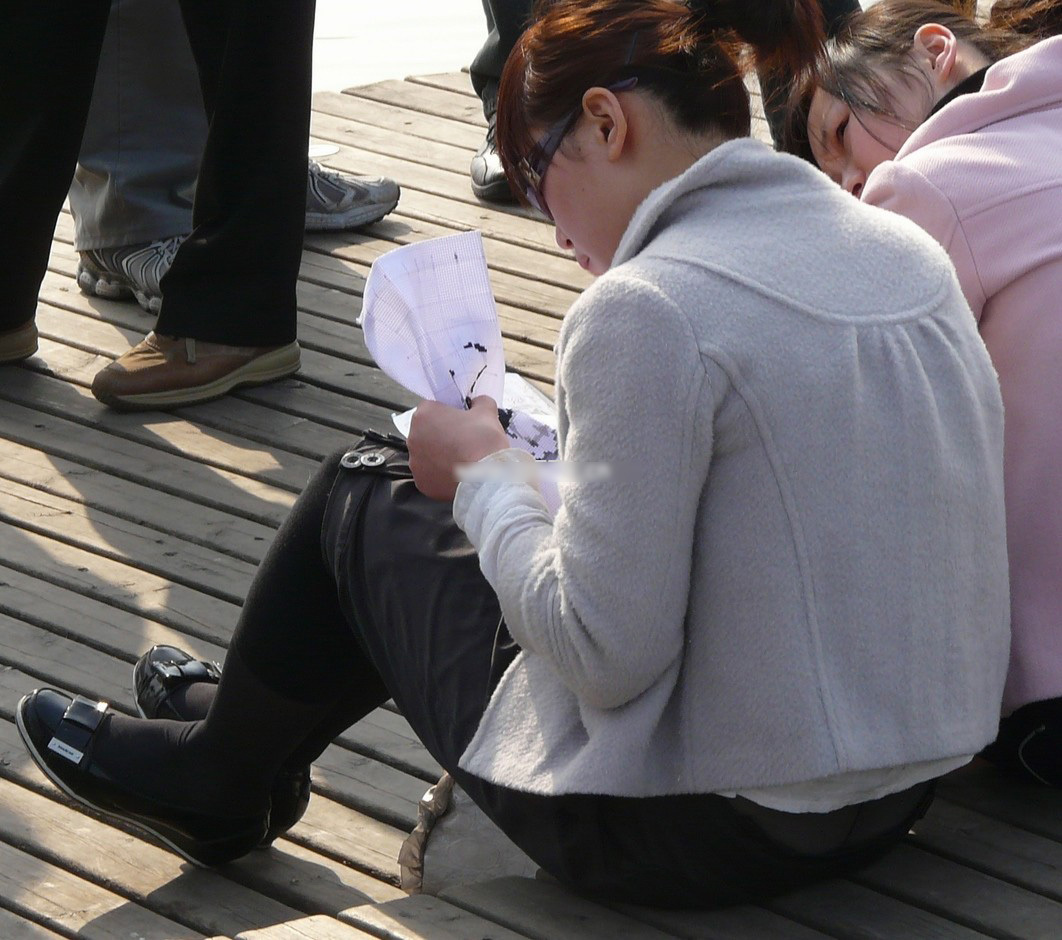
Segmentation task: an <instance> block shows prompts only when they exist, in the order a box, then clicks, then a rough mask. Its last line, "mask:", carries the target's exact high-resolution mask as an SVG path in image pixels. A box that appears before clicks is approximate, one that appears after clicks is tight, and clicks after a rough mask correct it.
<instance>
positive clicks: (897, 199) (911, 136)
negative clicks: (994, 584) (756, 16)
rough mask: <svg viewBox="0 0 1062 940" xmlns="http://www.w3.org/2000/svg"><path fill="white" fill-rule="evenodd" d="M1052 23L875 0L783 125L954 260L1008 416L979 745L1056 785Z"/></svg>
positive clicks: (1060, 292) (1058, 632)
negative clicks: (1001, 533) (998, 676)
mask: <svg viewBox="0 0 1062 940" xmlns="http://www.w3.org/2000/svg"><path fill="white" fill-rule="evenodd" d="M1052 17H1053V19H1052ZM1015 28H1032V36H1031V37H1030V36H1028V35H1022V34H1019V33H1017V32H1015ZM1060 28H1062V5H1060V4H1058V3H1057V2H1056V0H1051V2H1049V3H1045V2H1034V3H1028V2H1027V3H1025V4H1021V3H1018V2H1013V0H1011V2H1008V3H1006V4H1005V6H999V7H997V8H996V9H994V10H993V13H992V19H991V20H990V21H989V25H988V26H987V27H985V28H982V27H980V26H978V25H977V24H976V23H974V22H973V21H972V20H970V19H967V18H966V17H965V16H963V15H961V14H959V13H957V12H955V11H954V10H952V9H950V8H949V7H948V6H947V5H945V4H942V3H937V2H933V0H882V2H880V3H878V4H875V5H874V6H873V7H871V8H870V9H868V10H867V11H866V12H865V13H863V14H861V15H857V16H856V17H854V18H853V19H851V20H850V21H849V23H848V25H847V27H846V28H845V29H842V31H841V32H840V33H839V34H838V36H837V37H836V39H834V40H831V41H830V42H829V43H828V44H827V46H826V47H825V51H824V53H823V55H822V56H821V58H820V59H819V61H818V62H817V63H816V64H815V65H814V66H813V67H812V69H811V70H810V72H809V73H808V75H807V76H806V78H805V81H804V83H803V88H802V90H801V93H800V95H799V100H800V101H801V102H802V103H801V104H800V105H799V106H798V109H797V110H798V116H797V119H796V120H795V121H794V124H793V132H794V133H793V134H792V137H791V139H790V142H789V147H790V149H798V148H802V147H804V146H807V147H808V148H809V149H810V153H811V155H812V157H813V159H814V160H815V162H816V163H818V165H819V166H820V167H821V168H822V169H823V170H825V171H826V172H827V173H828V174H829V175H830V176H831V177H832V178H833V179H834V180H836V181H837V182H838V183H840V184H841V185H842V186H844V187H845V188H846V189H847V190H848V191H849V192H851V193H852V194H853V195H856V196H858V197H859V198H860V199H861V200H862V201H863V202H864V203H869V204H871V205H876V206H883V207H885V208H888V209H891V210H893V211H894V212H898V213H901V214H902V215H905V216H907V217H908V218H910V219H913V220H914V221H916V222H917V223H918V224H919V225H920V226H921V227H922V228H924V229H925V230H926V231H927V232H929V233H930V234H931V235H933V236H934V237H935V238H936V239H937V241H939V242H940V243H941V244H942V245H943V246H944V247H945V248H946V249H947V251H948V254H949V255H950V256H951V259H952V261H953V262H954V264H955V267H956V269H957V271H958V274H959V281H960V283H961V284H962V287H963V292H964V293H965V295H966V299H967V301H969V304H970V306H971V308H972V309H973V313H974V316H975V318H976V319H977V324H978V328H979V329H980V332H981V337H982V338H983V339H984V341H985V344H986V345H987V347H988V350H989V352H990V354H991V356H992V361H993V363H994V364H995V367H996V369H997V371H998V373H999V382H1000V385H1001V387H1002V391H1003V402H1004V406H1005V411H1006V417H1007V420H1006V447H1005V454H1006V457H1005V467H1006V474H1005V483H1006V498H1007V532H1008V544H1009V550H1010V582H1011V617H1012V631H1013V639H1012V644H1011V658H1010V671H1009V675H1008V677H1007V685H1006V692H1005V694H1004V699H1003V715H1004V718H1003V720H1002V722H1001V725H1000V730H999V738H998V740H997V741H996V742H995V744H994V745H993V746H992V747H991V748H990V749H989V750H988V751H986V753H985V756H986V757H988V758H990V759H991V760H994V761H996V762H997V763H999V764H1001V765H1003V766H1005V767H1008V768H1011V769H1014V770H1016V771H1019V772H1020V773H1022V774H1023V775H1025V776H1026V777H1030V778H1032V779H1035V780H1039V781H1040V782H1041V783H1045V784H1049V785H1053V786H1056V787H1057V786H1062V410H1060V408H1059V404H1060V402H1062V368H1059V363H1060V362H1062V307H1060V306H1059V298H1060V297H1062V37H1057V36H1056V37H1055V38H1046V39H1043V40H1042V41H1039V42H1036V43H1035V44H1032V43H1033V40H1035V39H1037V38H1039V36H1041V35H1043V34H1045V33H1047V32H1052V31H1053V32H1056V33H1057V32H1058V31H1059V29H1060ZM801 114H803V115H805V117H804V118H803V119H801V117H800V115H801ZM802 126H805V127H806V133H805V134H801V133H800V128H801V127H802Z"/></svg>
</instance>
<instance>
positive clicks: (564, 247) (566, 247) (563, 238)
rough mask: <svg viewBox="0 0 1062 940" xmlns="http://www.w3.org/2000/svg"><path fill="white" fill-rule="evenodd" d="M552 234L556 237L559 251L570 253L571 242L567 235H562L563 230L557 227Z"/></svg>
mask: <svg viewBox="0 0 1062 940" xmlns="http://www.w3.org/2000/svg"><path fill="white" fill-rule="evenodd" d="M554 234H555V235H556V238H557V245H558V247H559V248H560V249H561V251H571V250H572V240H571V239H570V238H569V237H568V236H567V235H565V234H564V229H562V228H561V227H560V226H559V225H558V226H556V228H555V229H554Z"/></svg>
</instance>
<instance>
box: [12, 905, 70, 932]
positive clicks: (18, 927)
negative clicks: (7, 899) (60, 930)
mask: <svg viewBox="0 0 1062 940" xmlns="http://www.w3.org/2000/svg"><path fill="white" fill-rule="evenodd" d="M0 937H4V938H5V940H62V935H61V934H57V933H55V932H54V931H51V930H49V929H48V928H47V927H42V926H41V925H40V924H35V923H34V922H33V921H31V920H26V919H25V918H23V917H19V916H18V914H14V913H12V912H11V911H8V910H5V909H4V908H2V907H0Z"/></svg>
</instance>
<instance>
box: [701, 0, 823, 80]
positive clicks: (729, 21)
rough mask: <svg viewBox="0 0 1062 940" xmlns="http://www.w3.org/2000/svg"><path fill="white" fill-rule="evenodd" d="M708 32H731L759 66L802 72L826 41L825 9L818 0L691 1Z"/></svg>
mask: <svg viewBox="0 0 1062 940" xmlns="http://www.w3.org/2000/svg"><path fill="white" fill-rule="evenodd" d="M688 3H689V7H690V9H691V10H693V11H694V12H695V13H698V14H700V15H701V16H702V17H704V21H705V23H706V24H707V25H708V27H709V29H717V30H730V31H732V32H733V33H734V34H736V35H737V36H738V37H739V38H740V39H741V41H742V42H744V43H747V44H748V45H749V46H750V47H751V48H752V50H753V52H754V53H755V56H756V62H757V65H758V66H759V67H761V68H767V69H771V68H774V67H781V68H785V69H787V70H789V72H790V74H792V73H794V72H798V71H800V69H801V68H803V67H804V66H806V65H807V64H808V63H809V62H810V61H811V60H812V59H813V58H814V57H815V55H816V53H817V52H818V50H819V47H820V46H821V45H822V41H823V36H824V33H823V18H822V6H821V4H820V3H818V2H816V0H688Z"/></svg>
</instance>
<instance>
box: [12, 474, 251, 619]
mask: <svg viewBox="0 0 1062 940" xmlns="http://www.w3.org/2000/svg"><path fill="white" fill-rule="evenodd" d="M0 522H6V523H7V524H9V525H12V526H17V527H18V528H19V529H22V530H23V531H25V532H32V533H33V534H34V535H35V536H38V537H43V538H47V539H50V540H52V541H55V542H62V543H64V544H66V545H72V546H75V547H77V548H81V549H84V550H85V551H89V552H92V553H94V554H96V555H99V556H100V557H102V558H109V559H111V560H112V561H122V560H123V559H125V558H133V559H136V567H137V568H139V569H140V570H141V571H145V572H148V573H150V574H153V575H157V576H158V577H160V578H165V579H166V580H168V581H171V582H173V583H174V584H183V585H185V586H186V587H190V588H193V589H194V590H196V591H201V592H204V593H207V594H210V595H211V596H212V597H216V598H219V599H220V600H224V601H227V602H228V603H230V604H234V605H236V606H239V605H240V604H242V603H243V598H244V596H245V595H246V593H247V589H248V587H250V583H251V579H252V578H253V577H254V572H255V568H256V567H257V566H256V565H254V564H250V563H248V562H245V561H240V560H239V559H235V558H232V557H231V556H230V555H226V554H224V553H222V552H218V551H214V550H212V549H209V548H204V547H203V546H201V545H197V544H196V543H194V542H190V541H186V540H183V539H180V538H178V537H177V536H176V535H174V534H168V535H167V534H164V533H161V532H159V530H157V529H152V528H149V527H147V526H144V525H140V524H139V523H136V522H130V521H129V520H128V519H123V518H120V517H118V516H112V515H110V514H109V513H105V512H101V511H99V510H91V509H89V508H87V507H85V506H84V505H82V504H81V503H78V502H75V501H74V500H70V499H66V498H65V497H62V496H52V495H51V494H50V493H44V492H41V491H40V490H34V489H31V488H30V487H27V486H24V485H23V484H21V483H16V482H14V481H12V480H7V479H4V478H2V477H0Z"/></svg>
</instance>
